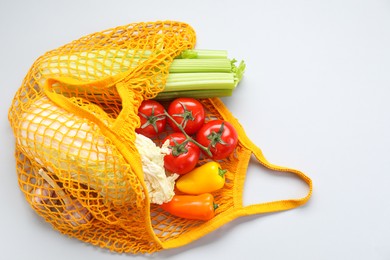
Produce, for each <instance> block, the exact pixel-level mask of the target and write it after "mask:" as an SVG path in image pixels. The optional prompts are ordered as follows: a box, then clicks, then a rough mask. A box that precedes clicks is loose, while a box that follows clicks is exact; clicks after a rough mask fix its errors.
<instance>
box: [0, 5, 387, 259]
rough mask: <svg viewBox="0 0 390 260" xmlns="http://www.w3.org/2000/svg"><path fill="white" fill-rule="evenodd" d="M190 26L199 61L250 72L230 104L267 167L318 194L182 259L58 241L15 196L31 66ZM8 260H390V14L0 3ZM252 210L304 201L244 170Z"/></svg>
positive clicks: (1, 200) (1, 184)
mask: <svg viewBox="0 0 390 260" xmlns="http://www.w3.org/2000/svg"><path fill="white" fill-rule="evenodd" d="M165 19H171V20H180V21H183V22H187V23H189V24H191V25H192V26H193V27H194V28H195V30H196V32H197V36H198V43H197V48H203V49H225V50H228V51H229V54H230V56H231V57H235V58H237V59H244V60H245V61H246V64H247V70H246V74H245V78H244V80H243V81H242V83H241V84H240V85H239V87H238V88H237V89H236V91H235V93H234V95H233V96H232V97H230V98H224V99H223V100H224V102H225V104H226V105H227V106H228V108H229V109H230V110H231V111H232V112H233V114H234V115H235V116H236V117H237V118H238V119H239V121H240V122H241V124H242V125H243V126H244V128H245V129H246V131H247V134H248V135H249V137H250V138H251V139H252V140H253V141H254V142H255V143H256V144H257V145H258V146H259V147H261V148H262V150H263V152H264V154H265V155H266V157H267V158H268V159H269V161H271V162H273V163H275V164H280V165H284V166H289V167H293V168H297V169H300V170H302V171H304V172H305V173H307V174H308V175H309V176H310V177H311V178H312V179H313V182H314V193H313V197H312V199H311V200H310V202H309V203H308V204H306V205H305V206H303V207H301V208H298V209H294V210H290V211H286V212H282V213H275V214H267V215H264V216H256V217H249V218H245V219H239V220H236V221H234V222H232V223H230V224H228V225H226V226H224V227H222V228H220V229H218V230H217V231H215V232H213V233H212V234H210V235H208V236H206V237H204V238H202V239H200V240H198V241H196V242H194V243H192V244H190V245H188V246H185V247H182V248H179V249H175V250H169V251H164V252H161V253H159V254H156V255H153V256H149V257H146V256H142V255H141V256H133V255H118V254H114V253H111V252H108V251H106V250H102V249H99V248H96V247H93V246H90V245H87V244H84V243H82V242H80V241H78V240H75V239H70V238H67V237H65V236H62V235H60V234H59V233H58V232H56V231H54V230H52V229H51V228H50V227H49V226H48V225H47V224H45V223H44V222H43V221H42V220H41V219H40V218H38V217H37V216H36V215H35V213H34V212H33V211H32V210H31V209H30V207H29V206H28V205H27V203H26V202H25V200H24V198H23V196H22V193H21V192H20V191H19V189H18V186H17V180H16V175H15V162H14V158H13V147H14V140H13V136H12V131H11V129H10V126H9V123H8V120H7V110H8V107H9V105H10V103H11V100H12V98H13V95H14V93H15V92H16V90H17V88H18V87H19V86H20V84H21V82H22V80H23V77H24V75H25V74H26V73H27V71H28V69H29V67H30V66H31V65H32V63H33V62H34V60H35V59H36V58H38V57H39V56H40V55H42V54H43V53H44V52H46V51H48V50H51V49H54V48H56V47H58V46H61V45H63V44H65V43H68V42H70V41H71V40H74V39H77V38H79V37H81V36H83V35H85V34H89V33H92V32H95V31H100V30H103V29H107V28H110V27H114V26H117V25H124V24H128V23H131V22H137V21H154V20H165ZM0 36H1V38H0V88H1V93H0V99H1V102H0V109H1V113H0V122H1V123H0V126H1V127H0V131H1V134H0V142H1V143H0V153H1V154H0V160H1V162H0V165H1V171H0V205H1V214H0V255H1V259H30V260H32V259H40V260H44V259H57V260H59V259H94V260H97V259H144V258H151V259H167V258H169V259H188V260H190V259H199V258H201V259H300V260H311V259H323V260H327V259H332V260H337V259H355V260H357V259H362V260H363V259H371V260H379V259H390V223H389V219H390V209H389V198H390V189H389V184H390V177H389V176H390V159H389V155H390V118H389V111H390V103H389V96H390V85H389V83H390V73H389V71H390V1H384V0H383V1H379V0H360V1H356V0H354V1H353V0H349V1H347V0H328V1H303V0H299V1H281V0H274V1H253V0H240V1H236V0H234V1H232V0H229V1H204V0H197V1H75V0H67V1H21V0H17V1H16V0H12V1H11V0H10V1H6V0H0ZM245 187H246V188H245V192H244V202H245V204H246V205H248V204H251V203H258V202H263V201H269V200H274V199H284V198H292V197H300V196H303V195H304V194H305V193H306V192H307V187H306V186H305V185H304V184H303V183H302V182H301V181H299V180H297V179H296V178H294V177H291V176H287V177H285V176H282V175H281V174H274V173H272V172H269V171H266V170H264V169H262V168H261V167H259V166H258V165H257V164H256V163H253V164H252V165H251V166H250V169H249V171H248V179H247V182H246V186H245Z"/></svg>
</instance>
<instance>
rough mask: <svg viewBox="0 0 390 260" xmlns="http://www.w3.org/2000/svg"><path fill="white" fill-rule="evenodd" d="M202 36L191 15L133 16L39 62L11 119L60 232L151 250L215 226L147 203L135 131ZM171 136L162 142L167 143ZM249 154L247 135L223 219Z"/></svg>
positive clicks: (30, 179)
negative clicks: (187, 18)
mask: <svg viewBox="0 0 390 260" xmlns="http://www.w3.org/2000/svg"><path fill="white" fill-rule="evenodd" d="M195 39H196V37H195V32H194V31H193V29H192V28H191V27H190V26H188V25H187V24H184V23H180V22H172V21H166V22H150V23H134V24H129V25H125V26H120V27H116V28H112V29H109V30H105V31H101V32H98V33H93V34H91V35H87V36H85V37H82V38H80V39H78V40H75V41H73V42H71V43H69V44H66V45H64V46H62V47H60V48H57V49H55V50H53V51H49V52H47V53H45V54H44V55H43V56H41V57H40V58H38V59H37V60H36V62H35V63H34V64H33V66H32V67H31V69H30V70H29V72H28V74H27V75H26V77H25V79H24V81H23V83H22V86H21V87H20V88H19V89H18V91H17V93H16V95H15V98H14V100H13V102H12V105H11V108H10V110H9V120H10V124H11V126H12V129H13V131H14V135H15V138H16V152H15V157H16V166H17V167H16V170H17V177H18V181H19V186H20V189H21V190H22V192H23V193H24V195H25V198H26V200H27V201H28V203H29V204H30V205H31V206H32V208H33V209H34V210H35V211H36V212H37V213H38V214H39V215H40V216H42V217H43V218H44V219H45V220H46V221H47V222H49V223H50V224H51V225H52V226H53V227H54V228H55V229H56V230H58V231H60V232H61V233H63V234H66V235H69V236H71V237H75V238H78V239H80V240H82V241H85V242H87V243H90V244H93V245H97V246H100V247H103V248H108V249H110V250H112V251H115V252H122V253H123V252H130V253H151V252H155V251H159V250H161V249H163V248H164V244H165V243H167V242H169V241H175V240H177V239H180V238H182V237H185V236H195V237H199V236H201V235H200V234H202V232H203V233H206V232H204V231H202V229H203V228H204V227H205V225H209V223H205V222H203V221H196V220H188V219H183V218H178V217H174V216H172V215H170V214H169V213H167V212H164V211H163V210H162V209H161V208H160V207H159V206H158V205H154V204H151V203H150V202H149V201H148V196H147V194H146V192H147V191H146V189H145V184H144V180H143V179H142V165H141V160H140V155H139V154H138V152H137V149H136V147H135V131H134V129H135V128H137V127H138V126H139V118H138V116H137V109H138V107H139V105H140V104H141V102H142V101H143V100H145V99H151V98H153V97H155V96H156V95H157V94H158V93H159V92H160V91H162V90H163V88H164V84H165V81H166V78H167V75H168V69H169V65H170V63H171V62H172V60H173V59H174V58H175V57H176V56H178V55H179V54H180V52H182V51H183V50H185V49H191V48H194V46H195ZM123 89H124V90H125V91H123ZM47 93H52V94H53V95H55V96H56V97H61V98H60V99H59V100H65V101H66V102H65V103H60V102H59V103H56V102H53V100H52V99H50V98H48V96H47V95H46V94H47ZM201 102H202V103H203V105H204V106H205V108H206V110H207V116H206V121H207V120H210V119H215V118H222V115H221V114H220V113H219V110H218V107H216V105H215V104H216V103H214V102H213V99H202V100H201ZM64 104H65V105H64ZM218 104H220V103H218ZM69 107H71V109H68V108H69ZM167 134H169V130H168V131H167V132H165V133H164V134H162V135H160V136H159V137H157V138H156V139H154V140H153V141H154V142H155V143H156V144H157V145H161V140H162V139H163V138H164V137H165V136H166V135H167ZM243 154H246V151H245V149H244V148H243V147H242V146H241V144H240V143H239V145H238V147H237V149H236V151H235V153H234V154H232V155H231V156H230V157H229V158H227V159H225V160H222V161H221V162H220V163H221V164H222V166H223V167H224V168H226V169H228V173H227V175H226V184H225V186H224V187H223V188H222V189H221V190H219V191H217V192H214V193H213V195H214V197H215V199H216V203H218V204H219V205H220V207H219V208H218V209H217V211H216V217H215V218H214V219H213V220H212V221H215V223H217V222H218V220H219V218H223V217H224V214H225V215H226V214H227V213H228V212H229V211H231V210H233V208H234V201H235V198H234V196H235V193H237V190H239V189H240V188H239V187H237V185H238V184H235V179H236V176H237V175H240V174H243V173H242V171H241V170H240V167H239V165H240V160H241V159H240V160H239V159H238V158H240V157H241V158H242V157H243ZM244 157H245V156H244ZM246 157H247V156H246ZM206 160H207V159H205V158H203V159H202V160H201V162H200V163H201V164H202V163H204V162H205V161H206ZM244 160H246V159H244ZM241 164H242V163H241ZM215 227H216V226H215ZM208 229H210V228H209V227H208Z"/></svg>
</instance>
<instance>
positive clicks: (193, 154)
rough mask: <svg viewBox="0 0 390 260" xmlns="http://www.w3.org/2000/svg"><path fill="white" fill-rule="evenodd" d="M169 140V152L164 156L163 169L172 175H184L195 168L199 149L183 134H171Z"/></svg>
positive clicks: (167, 138)
mask: <svg viewBox="0 0 390 260" xmlns="http://www.w3.org/2000/svg"><path fill="white" fill-rule="evenodd" d="M166 140H169V152H168V153H167V154H166V155H165V156H164V166H165V169H167V170H168V171H170V172H172V173H177V174H185V173H187V172H190V171H191V170H192V169H194V168H195V166H196V164H197V163H198V160H199V156H200V149H199V147H198V146H197V145H196V144H194V143H192V142H190V141H188V140H187V138H186V136H185V135H184V134H183V133H172V134H170V135H169V136H167V137H166V138H165V139H164V141H163V143H165V141H166Z"/></svg>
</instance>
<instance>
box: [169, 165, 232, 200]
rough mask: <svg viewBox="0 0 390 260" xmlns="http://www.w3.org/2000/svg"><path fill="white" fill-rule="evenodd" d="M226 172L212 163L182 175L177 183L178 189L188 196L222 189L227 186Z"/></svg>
mask: <svg viewBox="0 0 390 260" xmlns="http://www.w3.org/2000/svg"><path fill="white" fill-rule="evenodd" d="M225 173H226V170H223V169H222V168H221V165H220V164H219V163H217V162H214V161H211V162H207V163H205V164H203V165H202V166H199V167H197V168H195V169H194V170H192V171H190V172H189V173H187V174H185V175H182V176H181V177H180V178H179V179H178V180H177V181H176V188H177V189H178V190H179V191H181V192H183V193H186V194H191V195H199V194H202V193H209V192H213V191H216V190H219V189H221V188H222V187H223V186H224V185H225Z"/></svg>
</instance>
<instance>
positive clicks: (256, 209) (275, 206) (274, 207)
mask: <svg viewBox="0 0 390 260" xmlns="http://www.w3.org/2000/svg"><path fill="white" fill-rule="evenodd" d="M247 141H248V140H247ZM246 145H248V149H250V150H251V151H252V153H253V154H254V156H255V157H256V159H257V160H258V162H259V163H260V164H262V165H263V166H265V167H266V168H268V169H270V170H273V171H280V172H289V173H293V174H294V175H296V176H297V177H298V178H300V179H301V180H303V181H304V182H305V183H306V184H307V185H308V187H309V190H308V192H307V194H306V196H304V197H302V198H297V199H287V200H277V201H271V202H264V203H259V204H252V205H248V206H245V207H242V208H241V209H240V210H239V211H240V215H242V216H245V215H253V214H261V213H270V212H276V211H283V210H289V209H293V208H296V207H299V206H301V205H303V204H305V203H306V202H307V201H308V200H309V199H310V197H311V194H312V192H313V184H312V180H311V179H310V178H309V177H308V176H306V175H305V174H304V173H303V172H301V171H299V170H296V169H292V168H288V167H283V166H278V165H275V164H272V163H270V162H268V160H267V159H266V158H265V157H264V155H263V153H262V151H261V150H260V148H259V147H257V146H256V145H254V144H253V143H252V142H251V141H249V143H246Z"/></svg>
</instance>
